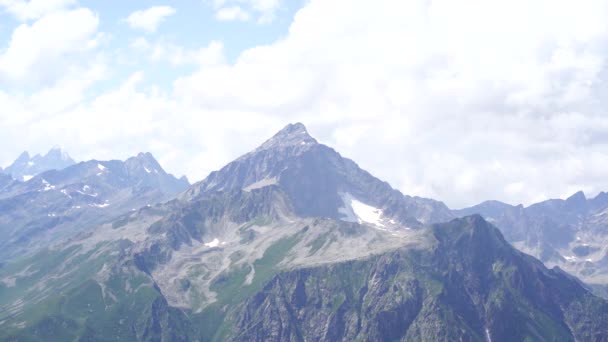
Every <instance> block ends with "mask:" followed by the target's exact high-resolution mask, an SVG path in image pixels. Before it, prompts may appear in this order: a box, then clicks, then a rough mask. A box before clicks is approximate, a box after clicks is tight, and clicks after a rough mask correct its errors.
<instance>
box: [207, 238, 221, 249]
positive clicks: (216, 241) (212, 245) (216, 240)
mask: <svg viewBox="0 0 608 342" xmlns="http://www.w3.org/2000/svg"><path fill="white" fill-rule="evenodd" d="M219 245H220V240H218V239H217V238H215V239H213V241H211V242H207V243H206V244H205V246H207V247H209V248H213V247H217V246H219Z"/></svg>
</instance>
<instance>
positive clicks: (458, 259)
mask: <svg viewBox="0 0 608 342" xmlns="http://www.w3.org/2000/svg"><path fill="white" fill-rule="evenodd" d="M301 128H302V127H301V126H300V125H290V126H288V127H287V128H286V129H284V130H283V131H281V132H280V133H279V134H278V135H276V136H275V137H274V138H273V139H270V140H269V141H268V142H266V143H264V145H262V146H261V147H260V148H258V149H256V150H255V151H253V152H251V153H249V154H247V155H245V156H243V157H241V158H239V159H237V160H236V161H235V162H233V163H231V164H229V165H227V166H226V167H224V168H223V169H222V170H220V171H218V172H215V173H212V174H211V175H210V176H209V177H208V178H207V179H206V180H204V181H202V182H200V183H198V184H195V185H193V186H192V187H191V188H190V189H188V191H186V192H184V193H182V194H181V195H180V196H178V198H176V199H174V200H171V201H169V202H166V203H164V204H158V205H154V206H149V207H147V206H146V207H143V208H141V209H139V210H135V211H132V212H128V213H126V214H124V215H122V216H120V217H119V218H117V219H116V220H113V221H111V222H107V223H103V224H101V225H100V226H98V227H96V229H94V230H89V231H88V232H87V233H86V234H81V235H79V236H77V237H74V238H72V239H70V240H68V241H63V242H62V243H58V244H55V245H54V246H52V247H51V248H48V249H44V250H40V251H39V252H38V253H37V254H35V255H26V256H24V257H21V258H16V259H14V260H12V261H11V262H7V263H5V264H4V265H2V266H1V267H0V339H1V340H40V339H44V338H48V336H53V337H55V338H56V339H58V340H113V341H115V340H122V341H287V340H289V341H291V340H297V341H300V340H320V341H353V340H355V341H356V340H381V341H393V340H425V341H427V340H431V341H432V340H463V341H477V340H486V341H488V340H491V341H513V340H526V339H527V340H563V341H574V340H578V341H593V340H598V341H601V340H607V339H608V331H607V329H608V303H607V302H606V301H604V300H602V299H600V298H598V297H595V296H594V295H592V294H591V293H590V292H589V291H587V290H586V288H584V287H583V286H582V285H581V284H580V282H579V281H578V280H576V279H574V278H572V277H570V276H568V275H566V274H565V273H564V272H562V271H560V270H559V269H553V270H549V269H547V268H546V267H545V266H543V265H542V263H540V262H539V261H537V260H535V259H534V258H532V257H530V256H527V255H524V254H522V253H521V252H519V251H517V250H515V249H514V248H512V247H511V246H510V245H509V244H508V243H506V242H505V240H504V239H503V237H502V235H501V234H500V232H499V231H498V230H497V229H496V228H494V227H493V226H491V225H490V224H488V223H487V222H486V221H484V220H483V219H482V218H481V217H480V216H472V217H467V218H464V219H456V220H452V221H450V222H449V223H444V224H434V225H424V224H423V223H422V221H424V220H425V219H426V220H428V221H432V220H433V218H434V217H439V216H440V215H444V214H442V212H443V210H444V209H443V208H444V207H445V206H442V205H438V204H437V202H434V201H432V202H427V200H422V199H415V198H411V197H407V196H403V195H401V194H400V193H398V192H396V191H394V190H392V189H390V187H388V185H386V183H383V182H381V181H378V180H376V179H375V178H373V177H372V176H370V175H369V174H368V173H366V172H365V171H363V170H360V169H359V168H358V167H357V166H356V165H355V164H354V163H353V162H351V161H348V160H345V159H343V158H341V157H339V155H338V154H337V153H336V152H335V151H333V150H331V149H329V148H327V147H323V145H320V144H318V143H316V141H314V139H312V138H311V137H309V136H308V134H307V133H305V134H302V133H301V132H302V129H301ZM304 132H305V130H304ZM294 133H296V134H294ZM302 139H303V140H302ZM311 139H312V140H311ZM302 142H304V144H302ZM307 145H310V146H307ZM271 150H272V152H270V151H271ZM104 165H105V164H104ZM106 167H107V165H106ZM317 178H319V179H317ZM298 181H300V182H303V184H306V185H307V186H308V187H309V188H313V189H316V191H319V199H318V200H319V201H321V202H322V203H324V204H325V205H327V206H328V208H329V209H328V208H326V207H322V206H319V205H317V204H316V203H307V202H306V201H307V199H308V200H309V201H312V202H314V201H316V197H314V196H313V195H314V194H313V192H308V191H309V190H308V189H307V188H305V187H299V185H298ZM49 184H54V183H51V182H50V181H49ZM387 187H388V188H387ZM399 196H401V197H399ZM399 203H403V204H408V205H409V206H408V207H405V208H403V207H401V204H399ZM392 205H395V207H394V208H393V207H392ZM426 205H428V206H426ZM435 206H437V207H436V208H438V209H439V212H435V211H434V210H433V208H435ZM391 220H392V221H391ZM412 228H415V229H412Z"/></svg>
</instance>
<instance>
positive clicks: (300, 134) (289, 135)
mask: <svg viewBox="0 0 608 342" xmlns="http://www.w3.org/2000/svg"><path fill="white" fill-rule="evenodd" d="M314 144H317V140H315V138H313V137H311V136H310V134H308V131H307V130H306V127H305V126H304V125H303V124H302V123H299V122H298V123H294V124H289V125H287V126H285V127H284V128H283V129H282V130H280V131H279V132H278V133H277V134H275V135H274V136H273V137H272V138H270V139H268V140H267V141H266V142H264V143H263V144H262V145H261V146H260V147H258V148H257V150H258V151H260V150H268V149H272V148H281V147H287V146H297V145H302V146H306V145H314Z"/></svg>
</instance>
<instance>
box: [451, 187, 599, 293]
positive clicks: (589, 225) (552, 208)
mask: <svg viewBox="0 0 608 342" xmlns="http://www.w3.org/2000/svg"><path fill="white" fill-rule="evenodd" d="M454 214H455V215H458V216H464V215H471V214H480V215H482V216H483V217H484V218H485V219H486V220H488V221H489V222H491V223H492V224H494V225H496V226H497V227H498V228H499V229H500V230H501V231H502V233H503V234H504V236H505V238H506V239H507V241H509V242H510V243H512V244H513V245H514V246H516V247H517V248H518V249H519V250H521V251H523V252H525V253H528V254H530V255H533V256H535V257H537V258H539V259H540V260H541V261H543V262H544V263H545V264H546V265H548V266H550V267H553V266H559V267H560V268H561V269H563V270H566V271H567V272H569V273H571V274H573V275H575V276H577V277H578V278H580V279H581V280H583V281H585V282H586V283H587V284H589V285H590V286H592V287H593V288H595V289H597V290H598V292H597V293H598V294H602V295H604V296H606V295H607V294H608V292H606V289H607V288H608V287H606V285H607V284H608V194H606V193H604V192H602V193H600V194H598V195H597V196H596V197H594V198H590V199H587V198H586V196H585V194H584V193H583V192H577V193H575V194H574V195H572V196H570V197H569V198H567V199H565V200H561V199H552V200H547V201H543V202H540V203H536V204H533V205H530V206H528V207H524V206H523V205H517V206H513V205H509V204H506V203H502V202H499V201H487V202H484V203H481V204H479V205H476V206H473V207H470V208H465V209H461V210H457V211H454Z"/></svg>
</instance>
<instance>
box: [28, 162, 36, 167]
mask: <svg viewBox="0 0 608 342" xmlns="http://www.w3.org/2000/svg"><path fill="white" fill-rule="evenodd" d="M34 164H35V163H34V162H31V161H29V162H27V166H34Z"/></svg>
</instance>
